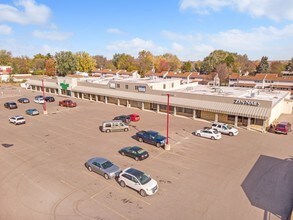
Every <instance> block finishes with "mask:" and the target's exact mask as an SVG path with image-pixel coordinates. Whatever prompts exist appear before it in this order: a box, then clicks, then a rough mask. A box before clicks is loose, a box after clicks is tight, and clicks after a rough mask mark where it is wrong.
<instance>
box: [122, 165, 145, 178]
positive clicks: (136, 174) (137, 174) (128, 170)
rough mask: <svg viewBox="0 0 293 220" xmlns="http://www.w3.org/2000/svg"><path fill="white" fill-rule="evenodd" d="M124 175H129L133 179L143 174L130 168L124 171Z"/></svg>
mask: <svg viewBox="0 0 293 220" xmlns="http://www.w3.org/2000/svg"><path fill="white" fill-rule="evenodd" d="M125 173H129V174H131V175H133V176H135V177H139V176H141V175H143V174H144V172H142V171H140V170H137V169H134V168H131V167H130V168H128V169H127V170H125Z"/></svg>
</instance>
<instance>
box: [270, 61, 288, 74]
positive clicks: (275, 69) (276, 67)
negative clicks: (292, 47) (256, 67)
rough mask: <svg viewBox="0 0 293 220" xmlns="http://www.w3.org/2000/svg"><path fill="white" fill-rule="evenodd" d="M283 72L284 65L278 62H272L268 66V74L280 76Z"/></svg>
mask: <svg viewBox="0 0 293 220" xmlns="http://www.w3.org/2000/svg"><path fill="white" fill-rule="evenodd" d="M284 70H285V64H283V63H282V62H280V61H273V62H272V63H271V66H270V73H276V74H278V75H281V72H282V71H284Z"/></svg>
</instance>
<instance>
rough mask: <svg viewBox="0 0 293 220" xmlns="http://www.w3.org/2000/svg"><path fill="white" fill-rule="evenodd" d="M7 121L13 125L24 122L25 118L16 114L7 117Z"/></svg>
mask: <svg viewBox="0 0 293 220" xmlns="http://www.w3.org/2000/svg"><path fill="white" fill-rule="evenodd" d="M9 122H10V123H13V124H15V125H20V124H25V119H24V117H23V116H21V115H16V116H13V117H10V118H9Z"/></svg>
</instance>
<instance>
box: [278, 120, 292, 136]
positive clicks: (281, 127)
mask: <svg viewBox="0 0 293 220" xmlns="http://www.w3.org/2000/svg"><path fill="white" fill-rule="evenodd" d="M290 131H291V124H290V123H289V122H280V123H278V124H277V125H276V127H275V133H281V134H288V132H290Z"/></svg>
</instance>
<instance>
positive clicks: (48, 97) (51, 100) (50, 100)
mask: <svg viewBox="0 0 293 220" xmlns="http://www.w3.org/2000/svg"><path fill="white" fill-rule="evenodd" d="M45 101H46V102H55V99H54V97H52V96H46V97H45Z"/></svg>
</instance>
